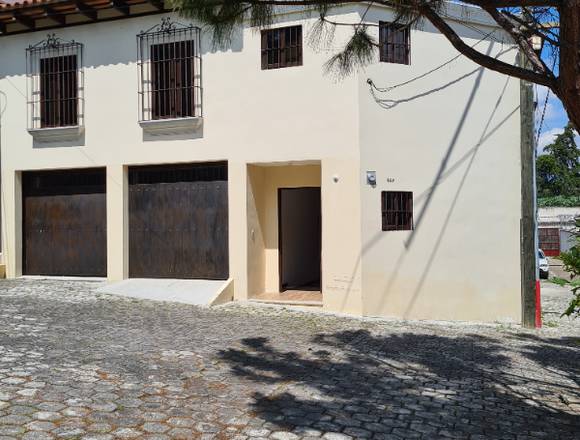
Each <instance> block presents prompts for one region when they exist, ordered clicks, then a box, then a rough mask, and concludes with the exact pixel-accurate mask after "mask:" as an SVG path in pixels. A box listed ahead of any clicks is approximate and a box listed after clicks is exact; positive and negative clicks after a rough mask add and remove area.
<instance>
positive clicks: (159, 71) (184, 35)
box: [137, 19, 202, 121]
mask: <svg viewBox="0 0 580 440" xmlns="http://www.w3.org/2000/svg"><path fill="white" fill-rule="evenodd" d="M199 35H200V30H199V28H197V27H194V26H185V25H180V24H177V23H173V22H170V21H169V19H164V20H163V21H162V24H160V25H158V26H155V27H154V28H152V29H150V30H148V31H146V32H142V33H140V34H139V35H138V37H137V39H138V43H139V61H138V64H139V77H140V81H139V83H140V84H139V104H140V110H141V115H140V118H141V119H140V120H141V121H150V120H159V119H176V118H189V117H197V116H202V102H201V53H200V42H199Z"/></svg>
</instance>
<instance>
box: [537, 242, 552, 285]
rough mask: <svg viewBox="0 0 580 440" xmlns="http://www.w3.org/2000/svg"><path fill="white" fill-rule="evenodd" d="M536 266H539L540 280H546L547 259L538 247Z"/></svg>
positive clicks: (547, 272) (548, 270)
mask: <svg viewBox="0 0 580 440" xmlns="http://www.w3.org/2000/svg"><path fill="white" fill-rule="evenodd" d="M538 266H539V267H540V278H541V279H542V280H547V279H548V275H549V274H550V265H549V263H548V259H547V258H546V256H545V255H544V251H543V250H541V249H538Z"/></svg>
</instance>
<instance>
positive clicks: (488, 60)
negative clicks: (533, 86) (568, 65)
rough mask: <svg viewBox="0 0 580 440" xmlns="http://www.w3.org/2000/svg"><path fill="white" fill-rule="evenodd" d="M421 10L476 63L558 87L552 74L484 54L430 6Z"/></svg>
mask: <svg viewBox="0 0 580 440" xmlns="http://www.w3.org/2000/svg"><path fill="white" fill-rule="evenodd" d="M419 11H420V12H421V14H422V15H423V16H424V17H425V18H427V19H428V20H429V21H430V22H431V23H432V24H433V26H435V27H436V28H437V29H438V30H439V32H441V33H442V34H443V35H444V36H445V37H446V38H447V39H448V40H449V42H450V43H451V44H452V45H453V47H455V49H457V50H458V51H459V52H460V53H462V54H463V55H465V56H466V57H467V58H469V59H470V60H471V61H473V62H474V63H476V64H479V65H480V66H482V67H485V68H487V69H490V70H493V71H495V72H499V73H503V74H505V75H509V76H513V77H515V78H519V79H523V80H525V81H530V82H534V83H537V84H540V85H543V86H546V87H549V88H550V89H552V90H554V89H555V88H556V82H555V80H554V78H552V77H551V76H548V75H546V74H542V73H537V72H534V71H532V70H528V69H524V68H522V67H518V66H514V65H512V64H509V63H505V62H503V61H500V60H498V59H496V58H493V57H490V56H488V55H484V54H482V53H481V52H479V51H477V50H475V49H474V48H472V47H471V46H469V45H467V44H466V43H465V42H464V41H463V40H462V39H461V38H460V37H459V36H458V35H457V34H456V33H455V31H454V30H453V29H452V28H451V27H450V26H449V25H448V24H447V23H446V22H445V20H443V19H442V18H441V17H440V16H439V15H438V14H437V13H436V12H435V11H434V10H433V9H431V7H430V6H428V5H422V6H420V7H419Z"/></svg>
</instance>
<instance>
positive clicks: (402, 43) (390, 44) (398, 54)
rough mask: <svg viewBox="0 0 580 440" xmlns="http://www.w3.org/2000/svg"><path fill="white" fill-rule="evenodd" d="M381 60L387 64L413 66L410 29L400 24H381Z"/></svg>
mask: <svg viewBox="0 0 580 440" xmlns="http://www.w3.org/2000/svg"><path fill="white" fill-rule="evenodd" d="M379 48H380V49H379V50H380V60H381V61H382V62H385V63H395V64H411V38H410V34H409V27H408V26H405V25H402V24H398V23H386V22H384V21H381V22H380V23H379Z"/></svg>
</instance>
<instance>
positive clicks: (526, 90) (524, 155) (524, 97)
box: [520, 53, 541, 328]
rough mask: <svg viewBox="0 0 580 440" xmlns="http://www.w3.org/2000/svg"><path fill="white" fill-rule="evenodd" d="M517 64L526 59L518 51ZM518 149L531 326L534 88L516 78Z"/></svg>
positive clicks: (531, 322)
mask: <svg viewBox="0 0 580 440" xmlns="http://www.w3.org/2000/svg"><path fill="white" fill-rule="evenodd" d="M520 61H521V65H525V64H527V58H526V56H525V55H524V54H522V53H520ZM520 121H521V128H520V130H521V133H520V139H521V140H520V152H521V156H520V157H521V194H522V217H521V219H520V240H521V244H520V254H521V255H520V256H521V258H520V261H521V276H522V284H521V293H522V325H523V326H524V327H526V328H534V327H536V325H538V324H541V323H537V322H536V312H537V311H538V310H539V307H540V304H539V303H538V302H539V297H537V296H536V279H537V277H536V258H537V255H536V254H537V249H536V233H537V231H536V191H535V185H536V182H535V176H536V173H535V162H536V160H535V159H536V156H535V155H536V151H535V150H536V141H535V139H534V132H535V130H534V90H533V86H532V84H531V83H529V82H527V81H523V80H520Z"/></svg>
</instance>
